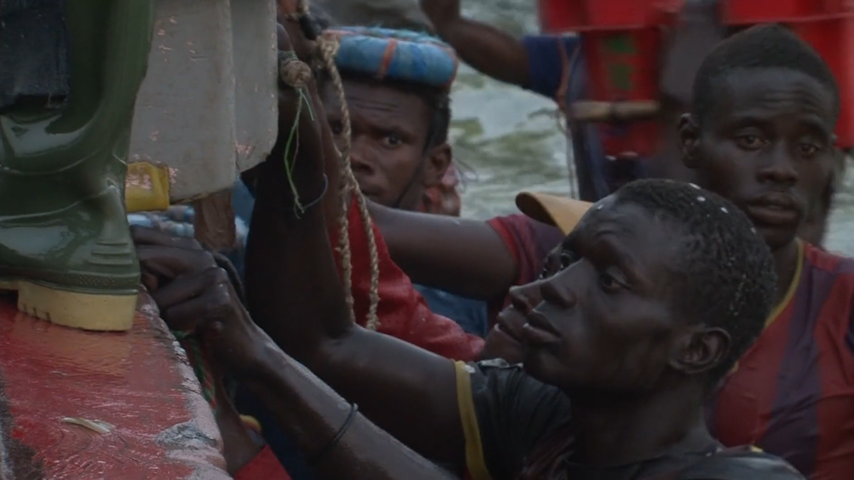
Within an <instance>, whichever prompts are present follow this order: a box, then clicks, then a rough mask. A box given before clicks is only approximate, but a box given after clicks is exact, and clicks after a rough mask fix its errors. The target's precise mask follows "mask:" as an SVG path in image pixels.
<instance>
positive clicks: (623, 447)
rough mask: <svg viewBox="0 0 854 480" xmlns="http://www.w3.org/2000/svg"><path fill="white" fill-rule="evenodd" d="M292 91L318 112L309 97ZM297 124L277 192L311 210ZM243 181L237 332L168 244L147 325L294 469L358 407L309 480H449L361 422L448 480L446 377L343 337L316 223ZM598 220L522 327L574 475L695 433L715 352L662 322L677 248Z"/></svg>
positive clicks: (313, 164)
mask: <svg viewBox="0 0 854 480" xmlns="http://www.w3.org/2000/svg"><path fill="white" fill-rule="evenodd" d="M279 35H280V48H287V47H289V45H288V42H287V35H286V33H285V32H284V30H281V29H280V32H279ZM309 93H310V98H312V100H313V102H314V104H315V105H316V106H317V109H318V112H319V114H320V113H321V112H322V111H323V109H322V105H320V104H319V98H318V97H317V94H316V91H315V89H314V88H313V85H311V86H309ZM297 99H298V97H297V96H296V95H295V94H294V92H283V94H282V96H281V97H280V104H279V108H280V112H281V115H282V118H283V119H284V118H294V112H295V110H296V102H297ZM321 118H323V117H322V115H321ZM299 121H300V128H299V135H300V138H299V140H300V145H301V148H300V149H299V153H298V158H297V159H296V163H295V165H296V167H295V169H294V171H293V172H292V176H293V178H294V180H295V182H296V183H297V188H298V190H299V193H300V196H303V197H305V198H312V197H313V196H316V195H317V192H318V191H319V190H320V185H321V181H322V176H323V173H324V171H325V170H326V169H327V168H328V165H330V164H331V165H337V162H338V160H339V159H338V158H337V156H336V152H335V149H334V148H332V142H333V139H332V135H331V134H330V133H329V125H328V124H327V122H322V121H316V120H314V119H312V118H311V116H310V115H309V114H307V113H306V112H303V114H302V116H301V117H299ZM282 125H287V124H286V123H284V122H283V123H282ZM280 133H284V134H285V135H286V134H287V132H280ZM259 168H260V171H259V172H257V173H258V174H257V175H256V178H257V181H256V192H257V194H258V197H257V198H258V202H257V203H256V207H255V211H254V212H253V218H252V225H251V229H252V235H251V236H250V238H249V244H248V247H247V257H246V258H247V267H246V287H247V288H246V292H247V302H248V305H249V311H251V313H252V318H251V319H250V317H249V313H248V312H247V311H246V310H245V309H244V308H243V307H242V305H241V304H240V302H239V300H238V299H237V298H236V295H235V293H234V289H233V288H230V286H229V285H228V284H227V283H226V282H225V279H224V277H223V275H222V272H221V271H219V270H218V269H212V268H208V269H207V270H204V271H202V272H201V273H196V274H193V272H191V271H189V270H191V268H190V267H188V266H187V265H189V264H190V263H191V262H187V261H186V256H187V255H191V254H192V255H197V253H192V252H188V251H187V250H193V248H190V246H184V247H186V248H184V249H183V251H182V249H181V246H175V245H169V244H168V242H167V244H166V245H159V246H156V248H152V249H151V250H149V252H148V254H147V255H146V262H145V264H144V265H143V267H144V269H145V270H146V272H147V274H148V275H149V276H147V277H146V278H150V275H152V274H153V276H154V277H155V278H158V277H159V278H162V277H164V276H166V277H168V279H167V281H164V282H160V281H158V282H156V283H152V287H153V288H154V289H155V290H157V293H156V297H157V298H158V301H159V302H160V303H161V304H163V306H165V307H166V308H164V309H163V312H164V313H163V316H164V317H165V318H164V319H165V320H166V321H167V322H169V323H170V326H172V328H177V329H181V330H187V331H193V332H195V333H196V334H197V335H199V336H200V339H201V342H202V346H203V349H204V350H205V352H206V354H207V355H208V356H209V358H210V359H211V360H212V365H214V366H215V368H218V369H221V371H224V372H227V373H228V374H230V375H232V376H234V377H237V378H240V380H241V381H242V382H244V384H246V385H247V386H248V388H249V389H250V390H251V391H253V393H254V394H255V395H256V396H257V397H258V398H259V399H260V400H261V401H262V402H264V403H265V404H266V405H267V406H268V408H270V410H271V411H273V412H274V413H275V414H276V415H277V417H278V418H279V420H280V427H281V428H282V429H283V430H284V431H285V432H286V433H287V434H288V435H290V436H291V437H292V438H294V439H295V440H296V441H297V444H298V445H299V447H300V448H301V449H302V450H303V451H304V452H305V453H307V454H308V455H309V456H312V455H313V454H316V453H318V452H320V451H322V450H323V448H324V447H325V446H326V445H328V444H329V441H330V440H331V439H332V437H334V436H335V434H336V432H337V431H338V430H339V428H340V427H341V425H342V424H343V423H344V421H345V419H346V418H347V416H348V413H349V407H348V404H347V403H346V401H350V402H356V403H358V404H359V405H360V407H361V411H362V412H364V414H365V415H364V416H362V415H361V414H360V415H358V416H357V417H356V420H355V422H354V423H353V424H352V426H351V427H350V429H349V430H348V431H347V433H346V435H344V436H343V438H342V439H341V441H340V443H339V444H338V446H337V447H336V448H335V449H334V450H333V451H332V452H330V454H329V455H328V456H326V457H324V459H323V461H322V463H320V464H319V474H320V475H321V477H326V478H341V479H352V480H356V479H361V478H375V479H398V478H407V479H413V480H438V479H443V480H444V479H449V478H454V477H453V476H452V475H450V474H448V473H447V472H445V471H444V470H441V469H439V468H437V467H436V466H435V465H434V464H433V463H432V462H430V461H427V460H425V458H424V457H421V456H419V455H416V454H415V453H413V452H412V451H410V450H408V449H407V448H405V447H403V446H402V445H401V444H400V443H398V442H397V441H396V440H395V439H393V438H392V437H390V436H389V435H388V434H387V433H385V432H383V431H381V430H378V429H376V428H375V427H374V426H373V425H372V424H371V423H370V422H369V421H368V418H369V419H370V420H371V421H373V422H374V423H375V424H376V425H378V426H380V427H382V428H385V429H386V431H387V432H388V433H390V434H391V435H394V436H395V437H396V438H397V439H399V440H400V441H402V442H403V443H404V444H405V445H408V446H409V447H411V448H412V449H413V450H415V451H416V452H418V453H420V454H422V455H424V456H425V457H427V458H430V459H432V460H433V461H437V462H441V463H443V464H447V465H456V466H460V467H461V466H462V465H464V462H465V439H464V436H463V431H462V426H461V422H460V417H459V411H458V407H457V395H456V375H455V371H454V367H453V365H452V363H451V362H450V361H449V360H447V359H445V358H441V357H438V356H436V355H434V354H431V353H429V352H426V351H424V350H421V349H418V348H416V347H413V346H412V345H409V344H406V343H404V342H401V341H399V340H397V339H395V338H392V337H389V336H387V335H382V334H378V333H376V332H371V331H367V330H365V329H362V328H360V327H357V326H355V325H353V323H352V322H351V321H350V319H349V315H348V313H347V305H346V303H345V301H344V295H343V292H342V289H341V284H340V278H339V273H338V269H337V266H336V264H335V259H334V256H333V252H332V248H331V245H330V242H329V236H328V229H327V225H326V221H325V218H324V210H323V209H319V208H316V209H311V210H309V211H307V212H305V213H304V214H303V215H302V216H301V217H300V218H299V219H297V218H295V217H294V216H293V215H292V214H288V212H292V210H291V209H289V208H288V207H289V206H290V203H291V202H292V199H289V198H287V196H288V195H289V194H290V190H289V189H288V188H287V185H288V178H287V176H286V175H285V172H284V171H283V169H282V158H281V157H277V156H275V155H272V156H271V158H270V159H268V161H267V162H264V163H263V164H262V165H261V166H260V167H259ZM601 205H602V206H603V208H602V210H596V209H595V207H594V211H592V212H590V213H589V214H588V215H587V216H586V217H585V218H584V219H583V220H582V222H581V224H580V226H579V227H578V229H577V231H576V233H575V234H574V235H573V236H572V237H571V238H570V239H569V241H568V242H565V244H564V248H563V249H562V253H561V255H562V259H561V262H562V263H561V266H562V267H563V270H562V271H561V272H560V273H559V274H557V275H555V276H552V277H550V278H548V279H547V280H544V281H543V282H542V284H541V285H540V295H541V296H542V298H543V299H544V301H543V302H542V303H540V305H538V306H537V307H536V308H535V309H534V311H533V312H532V313H531V314H529V315H528V316H527V317H526V319H527V321H528V322H529V323H531V324H533V325H534V327H535V328H532V327H528V329H527V330H528V333H526V334H524V336H523V337H522V339H523V341H525V342H526V343H527V344H529V345H528V350H527V352H526V360H527V368H529V369H530V371H531V373H532V374H535V375H536V376H537V377H538V378H541V379H543V380H547V381H549V382H551V383H554V384H556V385H558V386H560V387H562V388H564V389H566V390H570V391H572V392H574V393H577V394H578V397H577V401H576V402H575V406H576V410H575V412H574V413H575V416H576V418H577V419H578V421H577V424H578V430H577V432H576V433H577V438H578V441H579V444H580V445H584V448H583V449H580V450H579V451H578V454H577V457H576V459H577V460H578V461H581V462H588V463H591V464H603V463H609V464H611V463H625V462H631V461H634V460H637V459H641V458H649V457H652V456H655V455H656V454H658V453H659V452H661V450H662V449H664V448H667V447H668V446H670V445H672V444H674V439H681V438H684V437H686V436H687V435H689V434H690V433H692V432H697V431H698V430H699V431H700V433H701V435H700V436H702V435H704V430H703V429H704V427H703V426H702V420H701V414H700V409H701V404H702V400H703V394H704V388H703V387H702V386H701V383H702V382H700V381H699V380H696V379H698V378H699V377H703V375H701V374H702V373H703V372H705V371H706V370H708V369H709V368H712V367H714V366H715V365H717V362H718V361H719V359H720V356H721V355H723V353H724V352H725V351H726V348H727V339H728V337H726V334H724V333H722V332H720V331H718V330H716V329H709V328H701V327H699V326H691V325H689V324H688V322H684V321H682V319H681V317H680V316H679V315H677V314H676V313H677V312H673V311H671V310H670V309H669V308H668V305H669V303H668V302H667V293H668V288H667V282H662V280H661V279H662V278H665V277H663V275H664V274H666V273H667V270H668V269H669V268H673V266H674V265H675V264H674V263H672V262H675V261H677V260H678V253H679V252H678V246H679V240H680V239H682V237H681V236H680V235H678V234H676V233H678V232H675V231H674V230H673V229H671V228H669V227H670V225H668V224H663V223H662V222H659V221H655V220H654V219H652V218H650V217H649V216H648V215H647V214H646V213H645V212H644V211H643V210H641V209H639V208H638V207H636V206H634V205H631V204H620V203H619V202H615V198H614V197H611V198H609V199H606V200H605V201H603V202H602V203H601ZM200 264H205V265H209V264H210V262H208V261H205V262H201V263H200ZM163 272H167V273H168V275H164V273H163ZM253 319H254V321H255V322H257V324H256V323H253V321H252V320H253ZM259 327H260V328H259ZM262 329H263V330H262ZM588 343H589V345H588ZM558 344H561V346H562V347H563V348H558V346H557V345H558ZM283 350H284V351H283ZM615 351H617V352H622V355H614V353H613V352H615ZM284 352H287V354H286V353H284ZM620 359H629V361H621V360H620ZM640 362H643V363H640ZM304 367H308V368H309V369H311V372H308V371H307V370H306V369H305V368H304ZM588 369H589V370H592V371H588ZM312 372H313V374H312ZM315 375H317V377H315ZM636 375H639V376H641V377H642V378H643V379H644V381H645V382H647V383H639V381H638V380H637V379H636V378H635V376H636ZM318 377H319V378H320V379H322V380H323V381H324V382H326V383H325V384H323V383H321V382H320V381H319V380H318ZM327 385H328V386H331V387H332V388H334V389H335V391H334V392H333V391H332V390H331V389H330V388H329V387H328V386H327ZM653 387H654V388H657V389H658V390H657V391H655V392H652V391H650V389H652V388H653ZM336 392H337V393H336ZM339 395H340V396H339ZM342 397H343V398H342ZM344 399H346V401H345V400H344ZM401 405H405V406H406V408H401Z"/></svg>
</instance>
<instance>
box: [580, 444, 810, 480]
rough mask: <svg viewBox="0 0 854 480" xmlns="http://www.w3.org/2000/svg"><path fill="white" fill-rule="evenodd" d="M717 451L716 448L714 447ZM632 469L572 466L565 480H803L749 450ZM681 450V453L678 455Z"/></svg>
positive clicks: (699, 454)
mask: <svg viewBox="0 0 854 480" xmlns="http://www.w3.org/2000/svg"><path fill="white" fill-rule="evenodd" d="M712 447H713V448H714V446H712ZM676 450H677V451H678V453H671V454H668V455H664V456H662V457H659V458H656V459H653V460H650V461H647V462H640V463H635V464H631V465H620V466H615V467H604V468H587V467H581V466H578V465H572V464H569V465H568V468H567V470H566V472H565V477H564V478H565V479H566V480H754V479H756V480H759V479H761V480H804V477H803V475H801V474H800V473H798V471H797V470H795V469H794V468H792V467H791V466H790V465H789V464H787V463H786V462H784V461H783V460H781V459H779V458H777V457H774V456H772V455H768V454H765V453H761V452H753V451H750V450H749V449H746V448H745V449H739V451H734V452H725V451H724V452H720V453H714V450H712V451H710V450H709V449H699V450H694V451H685V450H682V449H679V447H678V446H677V447H676ZM679 450H681V451H679Z"/></svg>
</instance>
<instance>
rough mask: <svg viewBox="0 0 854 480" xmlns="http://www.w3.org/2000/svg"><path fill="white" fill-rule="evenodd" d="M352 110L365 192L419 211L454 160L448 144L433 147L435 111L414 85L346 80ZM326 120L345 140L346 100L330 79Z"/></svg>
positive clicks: (356, 166)
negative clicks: (427, 192) (426, 194)
mask: <svg viewBox="0 0 854 480" xmlns="http://www.w3.org/2000/svg"><path fill="white" fill-rule="evenodd" d="M344 92H345V94H346V97H347V107H348V109H349V111H350V123H351V128H352V137H351V138H352V149H351V151H350V161H351V164H352V168H353V173H354V174H355V176H356V180H357V181H358V182H359V186H360V187H361V189H362V192H363V193H364V194H365V196H366V197H368V198H369V199H371V200H373V201H375V202H377V203H379V204H380V205H384V206H387V207H392V208H400V209H403V210H417V209H418V206H419V204H420V201H421V197H422V195H423V193H424V190H425V189H427V188H430V187H432V186H434V185H437V184H438V183H439V182H440V181H441V180H442V177H443V176H444V174H445V171H446V170H447V169H448V166H449V164H450V161H451V147H450V146H449V145H448V144H447V143H442V144H440V145H436V146H431V147H429V148H427V142H428V138H427V137H428V136H429V135H430V123H431V122H430V121H431V118H432V116H433V110H432V108H431V107H430V105H429V104H428V103H427V101H426V100H425V99H424V98H422V97H421V96H420V95H418V94H416V93H414V92H413V91H412V90H410V89H409V88H400V87H398V86H396V85H394V84H389V83H388V82H382V81H377V80H373V79H354V78H348V79H345V80H344ZM321 94H322V99H323V103H324V105H325V106H326V112H327V113H326V118H327V120H328V121H329V124H330V125H331V127H332V132H333V133H334V134H335V135H336V138H338V141H339V142H340V138H339V137H340V134H341V108H340V102H339V101H338V98H337V96H336V95H335V92H334V90H333V88H332V84H331V82H327V84H326V86H325V87H324V88H323V89H322V91H321Z"/></svg>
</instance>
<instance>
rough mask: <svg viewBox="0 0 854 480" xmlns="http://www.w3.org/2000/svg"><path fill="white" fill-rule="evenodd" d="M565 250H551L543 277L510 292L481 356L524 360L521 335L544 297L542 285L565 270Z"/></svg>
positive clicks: (510, 360) (512, 288) (517, 361)
mask: <svg viewBox="0 0 854 480" xmlns="http://www.w3.org/2000/svg"><path fill="white" fill-rule="evenodd" d="M562 252H563V245H558V246H557V247H555V248H554V250H552V251H551V252H549V254H548V255H547V256H546V259H545V260H544V261H543V272H542V273H541V274H540V278H539V279H537V280H536V281H534V282H531V283H528V284H525V285H519V286H516V287H511V288H510V290H509V291H508V294H507V298H508V300H509V305H508V306H507V308H505V309H504V310H502V311H501V312H500V313H499V314H498V316H497V317H496V320H495V326H494V327H492V330H490V331H489V335H487V337H486V345H484V347H483V353H482V354H481V358H483V359H484V360H488V359H492V358H500V359H503V360H505V361H507V362H508V363H511V364H516V363H522V360H523V357H524V351H523V349H522V341H521V340H520V338H521V336H522V329H523V328H524V327H525V324H526V323H527V320H526V317H527V315H528V314H529V313H530V312H531V310H533V309H534V307H536V306H537V305H539V304H540V302H542V301H543V297H542V295H541V294H540V286H541V285H542V284H543V282H545V281H546V280H547V279H549V278H551V277H552V275H554V274H556V273H557V272H559V271H560V270H561V255H562Z"/></svg>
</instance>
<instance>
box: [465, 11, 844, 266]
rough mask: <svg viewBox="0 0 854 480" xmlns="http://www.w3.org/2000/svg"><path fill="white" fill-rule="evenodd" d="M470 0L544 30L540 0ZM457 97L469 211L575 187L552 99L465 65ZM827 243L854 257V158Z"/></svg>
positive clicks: (521, 29) (516, 24) (511, 23)
mask: <svg viewBox="0 0 854 480" xmlns="http://www.w3.org/2000/svg"><path fill="white" fill-rule="evenodd" d="M463 3H464V5H465V6H464V12H465V15H467V16H469V17H470V18H476V19H479V20H482V21H485V22H488V23H490V24H492V25H496V26H498V27H500V28H502V29H504V30H505V31H508V32H511V33H513V34H514V35H522V34H524V33H536V32H537V31H538V30H539V25H538V23H537V17H536V11H535V9H534V6H535V2H534V1H533V0H489V1H485V0H484V1H483V2H478V3H482V4H477V3H475V2H472V1H468V2H465V1H464V2H463ZM452 101H453V104H452V107H453V115H454V121H453V124H452V133H451V137H452V139H453V146H454V154H455V157H456V158H457V159H458V160H459V161H460V162H461V163H462V164H464V165H467V166H469V167H471V168H472V170H473V172H472V173H469V174H468V175H467V177H468V178H467V184H466V186H465V189H464V192H463V216H465V217H470V218H481V219H485V218H490V217H492V216H495V215H502V214H508V213H514V212H516V211H517V210H516V206H515V203H514V198H515V196H516V194H517V193H519V192H520V191H523V190H534V191H539V192H547V193H554V194H558V195H571V194H572V193H573V192H572V191H571V188H570V181H569V179H570V175H571V170H570V169H568V168H567V161H566V152H567V145H566V138H565V136H564V134H563V133H562V131H561V130H560V127H559V124H558V121H557V118H558V116H557V106H556V105H555V103H554V102H553V101H552V100H550V99H547V98H543V97H540V96H538V95H535V94H532V93H528V92H526V91H523V90H521V89H519V88H517V87H514V86H508V85H505V84H502V83H500V82H497V81H495V80H492V79H490V78H487V77H484V76H483V75H480V74H478V73H477V72H475V71H474V70H472V69H471V68H469V67H467V66H462V67H461V68H460V73H459V76H458V77H457V82H456V85H455V88H454V92H453V98H452ZM826 245H827V247H828V248H829V249H831V250H834V251H840V252H845V253H847V254H849V255H854V164H849V168H848V176H847V178H846V179H845V182H844V186H843V187H842V188H841V192H840V194H839V197H838V199H837V208H836V210H835V211H834V212H833V215H832V216H831V222H830V230H829V232H828V236H827V239H826Z"/></svg>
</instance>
